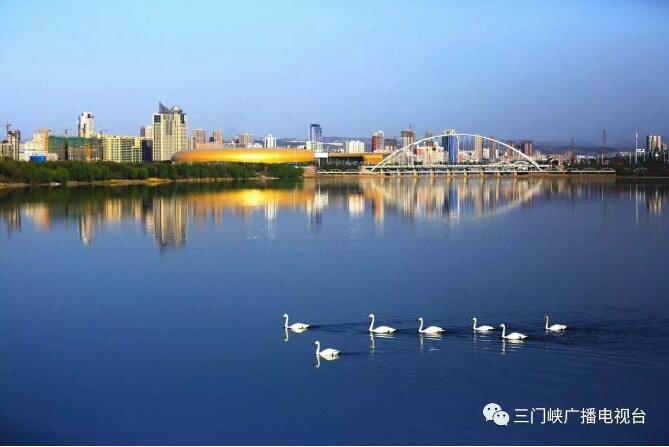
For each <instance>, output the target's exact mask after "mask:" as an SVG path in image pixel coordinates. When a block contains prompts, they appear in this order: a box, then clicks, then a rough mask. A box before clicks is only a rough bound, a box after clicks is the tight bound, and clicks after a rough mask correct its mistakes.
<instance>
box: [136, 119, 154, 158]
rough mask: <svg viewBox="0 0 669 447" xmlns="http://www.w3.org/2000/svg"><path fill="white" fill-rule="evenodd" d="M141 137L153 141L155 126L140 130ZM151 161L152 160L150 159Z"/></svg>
mask: <svg viewBox="0 0 669 447" xmlns="http://www.w3.org/2000/svg"><path fill="white" fill-rule="evenodd" d="M139 136H140V137H144V138H147V139H149V140H151V141H153V126H144V127H142V128H141V129H140V130H139ZM149 160H150V159H149Z"/></svg>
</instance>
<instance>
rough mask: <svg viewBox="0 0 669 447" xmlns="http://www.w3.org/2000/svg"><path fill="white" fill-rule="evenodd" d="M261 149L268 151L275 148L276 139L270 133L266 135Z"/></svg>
mask: <svg viewBox="0 0 669 447" xmlns="http://www.w3.org/2000/svg"><path fill="white" fill-rule="evenodd" d="M263 147H265V148H268V149H269V148H275V147H276V138H274V137H273V136H272V134H271V133H268V134H267V136H266V137H265V139H264V140H263Z"/></svg>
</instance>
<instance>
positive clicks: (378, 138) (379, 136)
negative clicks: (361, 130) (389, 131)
mask: <svg viewBox="0 0 669 447" xmlns="http://www.w3.org/2000/svg"><path fill="white" fill-rule="evenodd" d="M384 136H385V134H384V133H383V131H382V130H375V131H374V132H372V152H382V151H383V140H384Z"/></svg>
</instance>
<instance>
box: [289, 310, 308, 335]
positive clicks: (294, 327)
mask: <svg viewBox="0 0 669 447" xmlns="http://www.w3.org/2000/svg"><path fill="white" fill-rule="evenodd" d="M283 319H284V320H285V321H284V323H283V327H284V328H285V329H290V330H291V331H295V332H302V331H306V330H307V329H309V326H310V325H308V324H305V323H293V324H291V325H289V324H288V314H283Z"/></svg>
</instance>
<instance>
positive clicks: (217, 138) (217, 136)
mask: <svg viewBox="0 0 669 447" xmlns="http://www.w3.org/2000/svg"><path fill="white" fill-rule="evenodd" d="M212 136H213V138H214V141H213V143H216V144H223V132H221V131H220V130H215V131H214V132H213V133H212Z"/></svg>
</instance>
